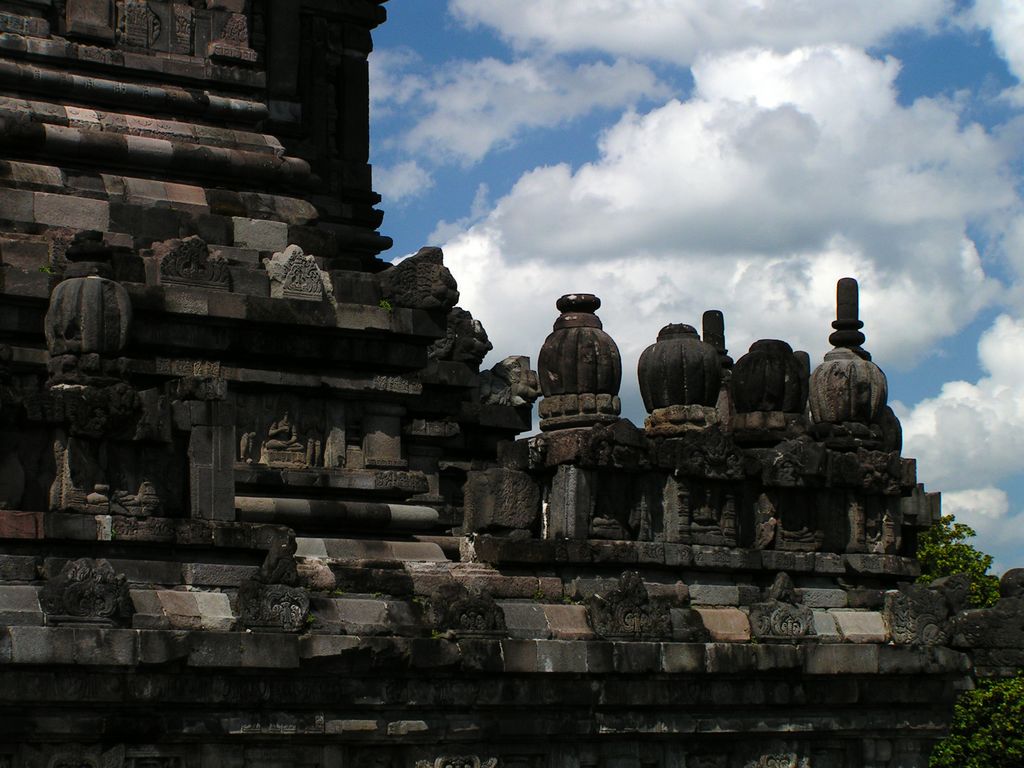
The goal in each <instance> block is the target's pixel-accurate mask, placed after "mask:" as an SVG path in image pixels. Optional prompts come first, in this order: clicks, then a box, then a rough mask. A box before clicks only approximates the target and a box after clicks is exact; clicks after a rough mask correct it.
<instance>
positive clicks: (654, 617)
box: [587, 571, 672, 640]
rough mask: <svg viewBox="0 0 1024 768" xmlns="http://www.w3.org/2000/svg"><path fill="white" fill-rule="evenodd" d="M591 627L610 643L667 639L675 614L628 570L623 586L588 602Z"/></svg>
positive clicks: (670, 635) (622, 580)
mask: <svg viewBox="0 0 1024 768" xmlns="http://www.w3.org/2000/svg"><path fill="white" fill-rule="evenodd" d="M587 609H588V613H589V616H590V624H591V626H592V627H593V628H594V632H596V633H597V634H598V635H599V636H600V637H602V638H605V639H606V640H613V639H629V640H667V639H671V637H672V615H671V613H670V610H669V605H668V603H667V602H666V601H664V600H652V599H651V598H650V596H649V595H648V594H647V588H646V587H645V586H644V582H643V580H642V579H641V578H640V575H639V574H638V573H636V571H626V572H625V573H623V574H622V577H621V578H620V580H619V586H618V587H617V588H615V589H613V590H611V591H610V592H608V593H607V594H605V595H598V594H595V595H592V596H591V597H590V599H589V600H588V601H587Z"/></svg>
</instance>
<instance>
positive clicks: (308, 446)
mask: <svg viewBox="0 0 1024 768" xmlns="http://www.w3.org/2000/svg"><path fill="white" fill-rule="evenodd" d="M235 414H236V416H235V419H236V420H235V434H236V436H237V439H238V457H237V458H238V461H239V462H242V463H245V464H264V465H266V466H269V467H275V468H281V469H288V468H294V469H303V468H319V467H324V468H327V469H333V468H337V467H342V466H345V407H344V404H342V403H341V402H338V401H334V400H330V399H323V400H321V399H309V398H302V397H299V396H291V395H276V394H262V395H249V394H241V395H239V396H238V398H237V399H236V408H235Z"/></svg>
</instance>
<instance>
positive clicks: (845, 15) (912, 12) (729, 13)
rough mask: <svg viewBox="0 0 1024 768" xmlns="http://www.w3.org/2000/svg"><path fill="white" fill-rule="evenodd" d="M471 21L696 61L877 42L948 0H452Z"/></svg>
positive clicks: (527, 41) (575, 43) (934, 15)
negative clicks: (715, 55)
mask: <svg viewBox="0 0 1024 768" xmlns="http://www.w3.org/2000/svg"><path fill="white" fill-rule="evenodd" d="M448 7H449V10H450V11H451V13H453V14H454V15H455V16H456V18H458V19H459V20H461V21H462V22H463V23H465V24H467V25H470V26H474V25H485V26H488V27H491V28H493V29H494V30H496V31H497V32H498V34H500V35H501V36H502V37H503V38H505V39H506V40H508V41H509V42H510V43H512V44H513V45H515V46H517V47H518V48H520V49H530V50H533V49H539V50H542V51H549V52H556V53H567V52H574V51H600V52H605V53H611V54H613V55H616V56H618V55H622V56H630V57H636V58H645V59H647V58H649V59H661V60H664V61H670V62H674V63H677V64H684V65H688V64H690V63H691V62H693V61H694V60H695V59H696V58H697V56H698V54H699V53H702V52H716V51H723V50H731V49H737V48H746V47H748V46H752V45H758V46H766V47H771V48H776V49H781V50H789V49H792V48H797V47H800V46H805V45H811V44H816V43H822V42H825V43H846V44H851V45H857V46H864V47H866V46H870V45H873V44H876V43H879V42H880V41H882V40H884V39H885V38H886V37H888V36H889V35H892V34H893V33H895V32H898V31H900V30H903V29H907V28H916V27H920V28H928V27H932V26H934V25H935V24H937V23H938V22H939V20H940V19H941V18H942V17H943V16H944V15H945V14H946V13H947V12H949V11H950V10H951V7H952V3H951V2H949V1H948V0H886V2H881V3H880V2H877V0H815V1H814V2H807V0H742V1H739V2H723V0H557V2H552V1H551V0H450V1H449V4H448Z"/></svg>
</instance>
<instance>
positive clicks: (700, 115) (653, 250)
mask: <svg viewBox="0 0 1024 768" xmlns="http://www.w3.org/2000/svg"><path fill="white" fill-rule="evenodd" d="M897 72H898V64H897V63H896V62H894V61H878V60H875V59H872V58H871V57H869V56H867V55H866V54H865V53H863V52H860V51H857V50H854V49H852V48H848V47H844V46H816V47H811V48H805V49H800V50H797V51H794V52H792V53H789V54H785V55H782V54H776V53H770V52H766V51H763V50H756V49H755V50H748V51H744V52H739V53H730V54H725V55H720V56H706V57H702V58H701V59H700V60H699V61H698V62H697V64H696V65H695V67H694V76H695V81H696V85H695V92H694V95H693V97H692V98H691V99H690V100H688V101H685V102H680V101H676V100H673V101H669V102H668V103H666V104H665V105H664V106H662V107H659V108H657V109H654V110H651V111H650V112H648V113H646V114H639V113H632V112H631V113H628V114H626V115H625V116H624V117H623V118H622V119H621V120H620V121H619V122H618V123H617V124H616V125H614V126H613V127H612V128H610V129H609V130H608V131H607V132H606V133H605V134H604V136H603V137H602V139H601V142H600V146H599V151H600V157H599V159H598V160H597V161H595V162H593V163H589V164H586V165H583V166H582V167H580V168H577V169H573V168H570V167H569V166H568V165H565V164H560V165H554V166H545V167H540V168H536V169H534V170H532V171H530V172H527V173H525V174H523V176H522V177H521V178H520V179H519V181H518V182H517V183H516V184H515V186H514V187H513V189H512V190H511V191H510V192H509V193H508V194H507V195H506V196H505V197H503V198H501V199H500V200H498V201H497V203H496V204H495V206H494V208H493V210H492V211H491V212H490V213H489V214H488V215H487V216H486V217H485V218H484V219H483V220H481V221H480V222H479V223H477V224H475V225H473V226H471V227H470V228H469V229H468V230H467V231H466V232H464V233H463V234H461V235H457V236H455V237H453V238H452V239H451V240H450V241H449V242H448V243H447V245H446V246H445V251H446V261H447V263H448V264H449V265H450V267H451V268H452V270H453V273H454V274H455V276H456V278H457V279H458V280H459V284H460V288H461V289H462V292H463V297H464V298H463V305H464V306H467V307H468V308H470V309H471V310H472V311H473V312H474V314H475V315H477V316H479V317H480V318H481V319H482V320H483V321H484V323H485V325H486V326H487V328H488V330H489V333H490V334H491V338H492V341H493V342H494V343H495V347H496V349H495V352H494V353H492V354H493V355H495V357H496V359H500V358H501V357H503V356H504V355H507V354H512V353H514V352H519V353H531V354H533V355H534V359H535V357H536V352H537V349H538V348H539V346H540V342H541V340H542V339H543V337H544V335H545V334H546V333H547V332H548V330H549V329H550V323H551V321H552V320H553V319H554V317H555V311H554V308H553V304H554V300H555V298H557V297H558V296H559V295H560V294H562V293H568V292H572V291H591V292H594V293H597V294H598V295H600V296H602V298H603V299H604V302H605V308H604V309H603V310H602V312H601V313H600V314H601V316H602V317H603V318H604V320H605V324H606V327H607V328H608V330H609V332H611V333H612V335H613V336H614V337H615V338H616V339H617V341H618V342H619V345H620V347H621V348H622V350H623V353H624V358H625V366H624V367H625V375H624V386H625V388H627V389H635V386H636V385H635V374H634V373H633V370H634V368H633V366H635V361H636V358H637V356H638V355H639V352H640V351H641V350H642V349H643V348H644V347H645V346H646V345H647V344H649V343H651V342H652V341H653V339H654V337H655V336H656V334H657V331H658V329H659V328H660V326H661V325H663V324H665V323H668V322H690V323H697V322H699V318H700V314H701V312H702V311H703V310H704V309H706V308H710V307H717V308H720V309H723V310H724V311H725V312H726V322H727V326H728V331H729V343H730V346H731V349H732V353H733V356H734V357H738V356H739V355H740V354H742V353H743V352H744V351H745V350H746V347H747V346H748V345H749V344H750V343H751V342H752V341H753V340H755V339H757V338H761V337H771V336H777V337H780V338H785V339H787V340H790V341H791V342H792V343H793V344H794V346H796V347H798V348H799V347H802V348H805V349H808V350H809V351H811V352H812V354H813V355H814V356H815V357H817V356H819V355H820V354H821V353H822V352H823V351H824V350H825V348H826V341H825V340H826V338H827V336H828V333H829V332H830V328H829V322H830V321H831V319H832V317H833V314H832V313H833V311H834V304H833V302H834V290H835V280H836V279H837V278H838V277H841V276H843V275H847V274H849V275H854V276H856V277H858V278H859V279H860V281H861V285H862V294H861V297H862V302H861V304H862V316H863V319H864V320H865V322H866V323H867V329H866V332H867V333H868V348H869V349H871V350H872V352H874V353H875V354H876V359H878V360H879V361H880V362H881V364H882V365H883V366H885V365H888V364H897V363H900V364H905V363H906V362H907V361H908V360H910V359H912V358H913V357H915V356H920V355H922V354H924V353H925V352H926V351H927V350H928V349H929V347H930V346H931V345H932V344H934V343H935V342H936V340H938V339H940V338H943V337H946V336H949V335H950V334H952V333H954V332H956V330H957V329H958V328H960V327H962V326H963V324H964V323H966V322H967V321H968V320H970V319H971V318H972V317H973V315H974V314H975V313H976V312H977V311H978V309H979V308H980V307H982V306H985V305H986V304H987V303H989V302H990V301H991V300H992V298H993V296H994V294H995V292H996V291H997V290H998V285H997V284H996V283H994V282H993V281H991V280H990V279H989V278H987V277H986V275H985V273H984V271H983V268H982V264H981V261H980V258H979V255H978V252H977V250H976V248H975V245H974V243H973V242H972V241H971V240H970V239H969V238H968V237H967V235H966V234H965V233H966V231H967V226H968V223H971V222H976V221H980V220H985V219H986V217H996V216H997V215H998V216H1002V215H1004V213H1005V211H1007V210H1009V209H1012V208H1014V207H1015V206H1016V205H1018V200H1017V196H1016V194H1015V192H1014V189H1013V185H1012V181H1011V180H1010V179H1009V178H1008V174H1007V173H1006V172H1005V167H1004V164H1005V157H1004V155H1003V152H1002V150H1001V149H1000V146H999V144H998V143H997V142H995V141H994V140H993V139H992V138H991V137H990V136H989V135H988V134H986V132H985V131H984V130H983V129H981V128H979V127H977V126H974V125H966V126H961V125H960V124H959V121H960V115H959V113H958V112H957V110H956V106H955V105H954V104H952V103H947V102H940V101H932V100H920V101H918V102H915V103H914V104H913V105H911V106H909V107H904V106H901V105H900V104H899V103H898V102H897V99H896V93H895V87H894V79H895V77H896V74H897ZM525 339H533V340H534V341H532V342H528V344H532V349H531V348H529V347H528V348H526V349H524V348H523V346H524V340H525ZM630 415H632V416H634V418H636V414H630Z"/></svg>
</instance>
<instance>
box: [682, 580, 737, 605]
mask: <svg viewBox="0 0 1024 768" xmlns="http://www.w3.org/2000/svg"><path fill="white" fill-rule="evenodd" d="M687 586H688V587H689V588H690V602H691V603H692V604H693V605H739V602H740V591H739V588H738V587H737V586H736V585H735V584H731V583H724V582H723V583H711V582H696V581H691V582H690V583H689V584H688V585H687Z"/></svg>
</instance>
